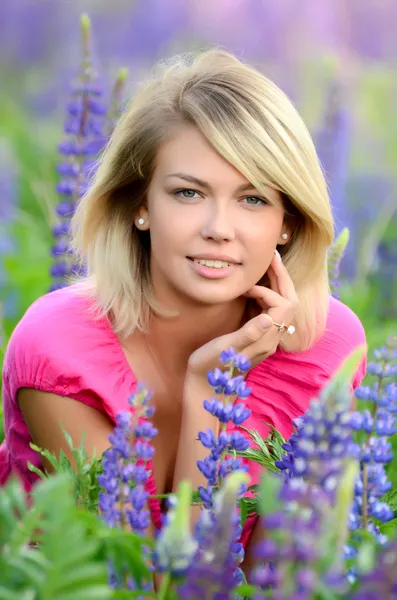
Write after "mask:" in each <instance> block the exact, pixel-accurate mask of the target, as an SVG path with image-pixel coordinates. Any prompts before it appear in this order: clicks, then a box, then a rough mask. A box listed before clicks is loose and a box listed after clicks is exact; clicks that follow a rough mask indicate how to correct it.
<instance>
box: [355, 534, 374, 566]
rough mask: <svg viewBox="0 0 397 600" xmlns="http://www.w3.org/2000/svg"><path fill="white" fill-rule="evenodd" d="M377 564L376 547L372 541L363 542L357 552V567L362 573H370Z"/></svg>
mask: <svg viewBox="0 0 397 600" xmlns="http://www.w3.org/2000/svg"><path fill="white" fill-rule="evenodd" d="M375 564H376V546H375V543H371V542H370V541H368V542H366V541H363V542H362V543H361V544H360V545H359V547H358V550H357V567H358V568H359V570H360V571H361V573H369V572H370V571H371V570H372V569H373V567H374V565H375Z"/></svg>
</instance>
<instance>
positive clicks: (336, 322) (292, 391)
mask: <svg viewBox="0 0 397 600" xmlns="http://www.w3.org/2000/svg"><path fill="white" fill-rule="evenodd" d="M361 345H365V346H366V336H365V331H364V328H363V326H362V324H361V322H360V320H359V319H358V317H357V316H356V315H355V314H354V313H353V312H352V311H351V310H350V309H349V308H348V307H347V306H345V305H344V304H342V303H341V302H339V301H337V300H335V299H333V298H331V300H330V312H329V317H328V322H327V329H326V331H325V333H324V334H323V336H322V337H321V338H320V340H319V341H318V342H316V344H315V345H314V346H313V347H312V348H310V350H307V351H305V352H301V353H287V352H281V351H277V352H276V353H275V354H273V355H272V356H271V357H269V358H268V359H266V360H265V361H264V362H262V363H260V364H259V365H258V366H257V367H255V368H254V369H252V370H251V371H250V372H249V374H248V377H247V384H248V385H249V387H251V388H252V393H251V395H250V397H249V398H248V400H247V404H248V406H249V408H250V409H251V411H252V414H251V416H250V418H249V419H248V420H247V422H246V423H244V426H245V427H246V428H247V429H251V430H256V431H257V432H258V433H259V434H260V435H261V437H262V438H266V437H267V436H268V435H269V433H270V428H269V427H268V426H267V425H266V423H269V424H270V425H272V426H273V427H275V428H276V429H277V430H278V431H279V432H280V433H281V434H282V436H283V437H284V438H286V439H288V438H289V437H290V436H291V435H292V433H293V424H292V421H293V419H295V418H296V417H298V416H302V415H303V414H304V413H305V412H306V410H307V409H308V408H309V405H310V401H311V400H312V399H313V398H316V397H318V395H319V393H320V392H321V390H322V389H323V388H324V387H325V386H326V385H327V383H328V382H329V380H330V379H331V377H332V375H333V374H334V373H335V371H336V370H337V369H338V368H339V366H340V365H341V363H342V362H343V360H344V359H345V358H347V357H348V355H349V354H350V353H351V352H352V351H353V350H354V349H355V348H357V347H358V346H361ZM366 365H367V356H366V354H365V355H364V358H363V360H362V361H361V363H360V365H359V367H358V368H357V371H356V373H355V375H354V377H353V380H352V388H353V389H355V388H356V387H357V386H359V385H360V383H361V381H362V379H363V378H364V376H365V372H366ZM262 472H263V468H262V467H260V466H259V465H258V464H257V463H254V462H251V463H250V465H249V474H250V477H251V485H254V484H257V483H259V481H260V477H261V473H262ZM254 523H255V519H249V520H248V521H247V523H246V525H245V527H244V532H243V537H242V539H243V543H244V544H246V543H247V542H248V539H249V536H250V533H251V531H252V528H253V525H254Z"/></svg>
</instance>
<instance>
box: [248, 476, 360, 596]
mask: <svg viewBox="0 0 397 600" xmlns="http://www.w3.org/2000/svg"><path fill="white" fill-rule="evenodd" d="M348 484H349V485H350V484H353V481H351V482H348ZM262 489H263V493H264V494H267V495H268V496H271V498H270V500H267V501H266V502H265V506H266V505H268V508H267V509H266V510H265V514H264V515H263V516H262V523H263V527H264V528H265V530H266V539H264V540H262V541H261V542H259V543H258V544H257V545H256V548H255V557H256V564H255V567H254V568H253V570H252V571H251V575H250V581H251V582H252V584H253V585H255V586H256V587H257V588H259V589H260V590H262V591H267V593H268V594H269V592H270V590H271V591H272V595H271V596H269V597H272V598H280V599H281V598H283V600H295V599H296V598H305V599H306V598H307V599H308V598H313V597H315V592H316V590H317V589H318V587H319V586H320V585H324V584H325V585H327V587H330V588H332V589H333V590H337V591H338V592H340V591H342V590H343V589H344V588H346V582H345V581H344V578H343V572H342V569H341V565H340V564H339V565H338V563H337V562H336V563H335V564H329V562H328V561H327V557H328V553H329V551H330V548H329V545H328V544H327V543H326V541H325V539H326V538H325V536H326V535H327V529H326V525H327V521H328V520H329V518H330V515H332V514H333V513H332V511H333V507H332V504H331V500H330V496H329V494H328V492H326V491H325V490H324V489H322V488H321V487H319V486H317V485H312V484H309V483H307V482H305V481H304V480H303V479H298V478H290V479H287V480H282V479H281V478H280V475H279V474H270V473H268V474H267V475H266V476H265V479H264V481H263V482H262ZM279 505H280V509H279V508H278V506H279ZM338 526H339V525H338ZM334 551H335V550H334ZM259 597H262V596H258V598H259Z"/></svg>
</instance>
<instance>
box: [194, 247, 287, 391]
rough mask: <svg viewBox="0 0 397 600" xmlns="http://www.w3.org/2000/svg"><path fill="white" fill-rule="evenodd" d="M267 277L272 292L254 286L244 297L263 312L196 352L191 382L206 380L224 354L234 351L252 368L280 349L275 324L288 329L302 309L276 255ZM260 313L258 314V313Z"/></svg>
mask: <svg viewBox="0 0 397 600" xmlns="http://www.w3.org/2000/svg"><path fill="white" fill-rule="evenodd" d="M267 275H268V277H269V281H270V288H267V287H263V286H260V285H254V286H253V287H252V288H251V289H250V290H248V292H246V293H245V294H244V296H246V297H247V298H253V299H255V300H256V302H257V303H258V305H259V307H260V308H261V309H262V311H261V312H260V314H257V315H256V316H254V317H253V318H250V320H249V321H247V322H246V323H245V324H244V325H243V327H241V329H238V330H237V331H235V332H233V333H229V334H227V335H223V336H221V337H218V338H215V339H214V340H212V341H211V342H208V343H207V344H205V345H204V346H201V348H198V349H197V350H195V352H193V354H192V355H191V356H190V358H189V361H188V368H187V376H189V378H190V379H191V378H203V379H206V378H207V372H208V371H209V370H213V369H214V368H215V367H221V366H222V364H221V363H220V361H219V356H220V354H221V352H222V350H228V349H229V348H234V350H235V351H236V352H239V353H241V354H244V355H245V356H246V357H247V358H248V360H250V361H251V368H253V367H255V366H256V365H257V364H259V363H260V362H262V361H264V360H265V359H266V358H268V357H269V356H271V355H272V354H273V353H274V352H275V351H276V349H277V346H278V345H279V343H280V340H281V337H282V335H284V334H285V331H282V332H280V331H279V330H278V328H277V327H275V325H274V323H280V324H281V323H283V322H285V324H286V326H287V327H288V326H289V325H290V324H291V323H292V321H293V318H294V316H295V313H296V309H297V307H298V305H299V300H298V296H297V294H296V291H295V287H294V284H293V282H292V279H291V277H290V276H289V273H288V271H287V269H286V268H285V266H284V265H283V263H282V261H281V259H279V258H278V256H277V254H275V255H274V257H273V259H272V262H271V263H270V266H269V269H268V271H267ZM255 312H257V310H256V311H255Z"/></svg>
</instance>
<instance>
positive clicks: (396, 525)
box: [379, 518, 397, 537]
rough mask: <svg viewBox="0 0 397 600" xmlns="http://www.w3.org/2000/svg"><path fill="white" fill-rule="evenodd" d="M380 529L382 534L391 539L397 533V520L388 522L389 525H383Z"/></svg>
mask: <svg viewBox="0 0 397 600" xmlns="http://www.w3.org/2000/svg"><path fill="white" fill-rule="evenodd" d="M379 529H380V531H381V533H384V534H385V535H387V536H389V537H394V534H395V533H396V531H397V518H396V519H393V520H392V521H388V522H387V523H381V524H380V525H379Z"/></svg>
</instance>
